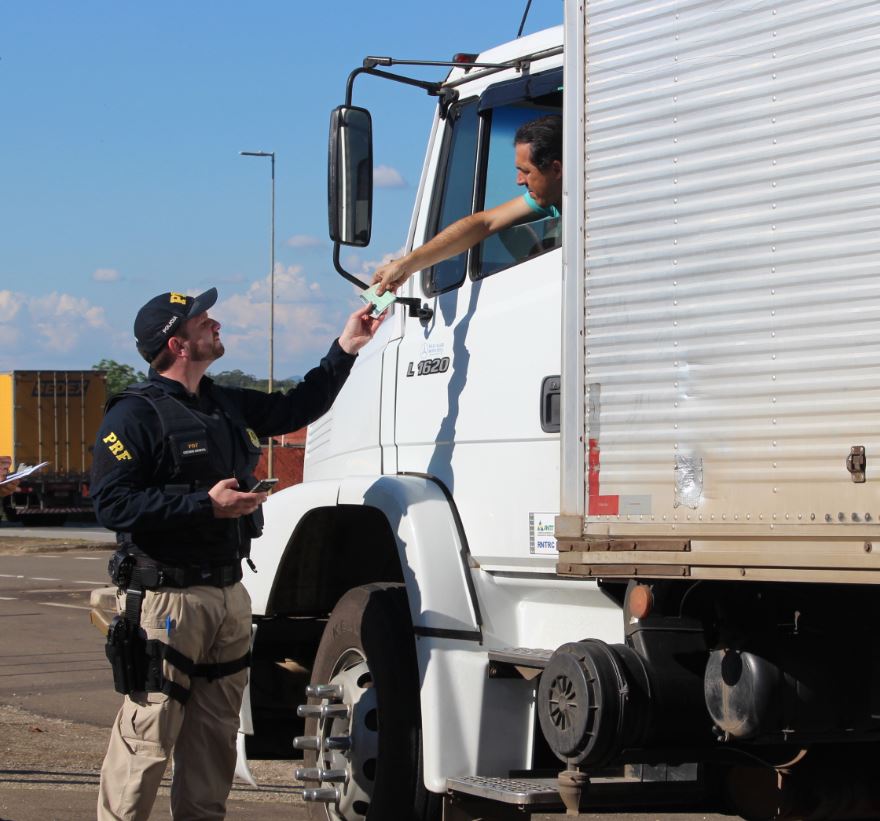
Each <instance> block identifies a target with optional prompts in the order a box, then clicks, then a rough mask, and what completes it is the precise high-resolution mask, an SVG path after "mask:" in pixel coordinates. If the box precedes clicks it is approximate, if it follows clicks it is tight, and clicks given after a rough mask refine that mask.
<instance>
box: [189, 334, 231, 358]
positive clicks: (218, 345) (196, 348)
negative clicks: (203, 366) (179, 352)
mask: <svg viewBox="0 0 880 821" xmlns="http://www.w3.org/2000/svg"><path fill="white" fill-rule="evenodd" d="M189 342H190V347H189V359H190V362H214V361H215V360H217V359H219V358H220V357H221V356H223V354H225V353H226V348H224V347H223V343H222V342H221V341H220V340H219V339H212V340H211V342H210V344H207V345H200V344H197V343H196V344H194V343H193V342H192V341H191V340H190V341H189Z"/></svg>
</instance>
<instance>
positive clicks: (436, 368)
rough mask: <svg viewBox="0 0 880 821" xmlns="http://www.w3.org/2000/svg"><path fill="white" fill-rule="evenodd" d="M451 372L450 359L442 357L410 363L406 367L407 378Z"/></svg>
mask: <svg viewBox="0 0 880 821" xmlns="http://www.w3.org/2000/svg"><path fill="white" fill-rule="evenodd" d="M448 370H449V357H448V356H441V357H439V358H437V359H422V360H421V361H420V362H418V363H416V362H410V363H409V365H407V366H406V375H407V376H428V375H429V374H432V373H446V371H448Z"/></svg>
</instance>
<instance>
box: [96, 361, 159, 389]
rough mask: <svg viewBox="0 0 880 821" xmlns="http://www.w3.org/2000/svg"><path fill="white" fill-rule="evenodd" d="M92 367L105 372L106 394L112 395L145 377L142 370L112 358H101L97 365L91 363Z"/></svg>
mask: <svg viewBox="0 0 880 821" xmlns="http://www.w3.org/2000/svg"><path fill="white" fill-rule="evenodd" d="M92 369H93V370H96V371H105V372H106V373H107V396H113V395H114V394H117V393H119V392H120V391H124V390H125V389H126V388H127V387H128V386H129V385H133V384H134V383H135V382H143V381H144V380H145V379H146V378H147V377H146V374H144V373H143V372H142V371H136V370H135V369H134V368H133V367H132V366H131V365H123V364H121V363H120V362H116V361H115V360H113V359H102V360H101V361H100V362H99V363H98V364H97V365H92Z"/></svg>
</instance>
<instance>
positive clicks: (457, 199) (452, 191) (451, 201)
mask: <svg viewBox="0 0 880 821" xmlns="http://www.w3.org/2000/svg"><path fill="white" fill-rule="evenodd" d="M478 125H479V118H478V116H477V101H476V100H472V101H470V102H468V103H464V104H462V105H458V106H455V107H454V108H452V109H450V112H449V127H448V128H447V132H446V136H445V142H444V145H443V154H442V155H441V157H440V167H441V168H444V169H445V173H444V174H443V177H442V179H443V185H442V188H441V189H440V191H439V195H438V194H435V198H434V203H433V205H432V214H431V219H430V220H429V226H430V229H429V232H428V236H427V237H426V239H430V237H432V236H434V235H436V234H439V233H440V232H441V231H442V230H443V229H444V228H446V227H447V226H449V225H452V223H453V222H455V221H456V220H459V219H461V218H462V217H466V216H468V215H469V214H472V213H473V208H474V179H475V173H474V172H475V168H476V161H477V131H478ZM467 259H468V254H467V252H465V253H461V254H459V255H458V256H455V257H452V258H450V259H447V260H444V261H443V262H438V263H437V264H436V265H434V266H433V267H432V268H429V269H428V270H427V271H425V272H424V274H423V277H424V282H423V286H424V290H425V293H427V294H441V293H443V292H444V291H450V290H452V289H453V288H457V287H458V286H459V285H461V283H462V282H464V278H465V275H466V273H467Z"/></svg>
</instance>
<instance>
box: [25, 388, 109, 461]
mask: <svg viewBox="0 0 880 821" xmlns="http://www.w3.org/2000/svg"><path fill="white" fill-rule="evenodd" d="M11 377H12V380H13V383H14V388H13V390H14V394H13V406H14V432H15V441H14V448H13V458H14V461H15V463H16V464H22V463H26V464H36V463H38V462H44V461H48V462H50V465H49V466H48V467H47V471H48V472H50V473H53V474H79V473H85V472H87V471H88V470H89V469H90V467H91V463H92V449H93V448H94V444H95V436H96V434H97V431H98V427H99V426H100V423H101V418H102V415H103V406H104V401H105V393H106V391H105V387H104V374H103V373H100V372H96V371H15V372H14V373H13V374H11Z"/></svg>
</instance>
